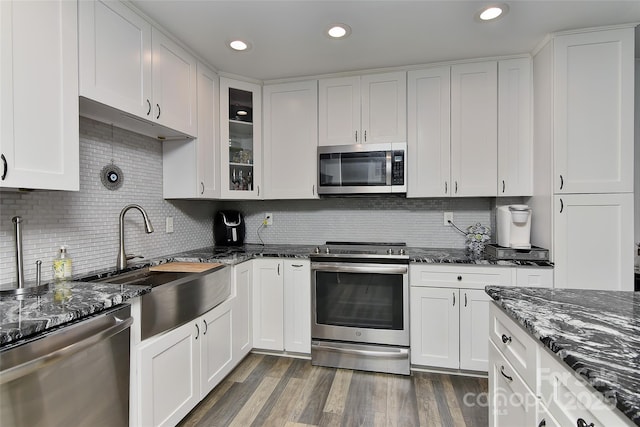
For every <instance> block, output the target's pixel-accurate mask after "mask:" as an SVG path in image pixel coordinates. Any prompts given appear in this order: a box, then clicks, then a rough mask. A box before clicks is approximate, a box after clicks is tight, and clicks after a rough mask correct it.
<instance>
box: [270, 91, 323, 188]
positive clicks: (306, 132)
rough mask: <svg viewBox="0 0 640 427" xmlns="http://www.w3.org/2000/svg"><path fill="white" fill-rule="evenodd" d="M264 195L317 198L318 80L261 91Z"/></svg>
mask: <svg viewBox="0 0 640 427" xmlns="http://www.w3.org/2000/svg"><path fill="white" fill-rule="evenodd" d="M262 96H263V105H264V108H263V111H264V196H265V198H266V199H312V198H317V197H318V196H317V193H316V181H317V173H316V171H317V163H318V161H317V148H318V81H317V80H312V81H306V82H296V83H284V84H277V85H268V86H265V87H264V88H263V92H262Z"/></svg>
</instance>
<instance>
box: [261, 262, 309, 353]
mask: <svg viewBox="0 0 640 427" xmlns="http://www.w3.org/2000/svg"><path fill="white" fill-rule="evenodd" d="M253 347H254V348H257V349H262V350H273V351H287V352H293V353H304V354H310V353H311V272H310V264H309V261H308V260H299V259H293V260H287V261H280V260H277V259H254V260H253Z"/></svg>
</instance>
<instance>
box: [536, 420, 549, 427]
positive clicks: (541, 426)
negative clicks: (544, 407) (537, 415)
mask: <svg viewBox="0 0 640 427" xmlns="http://www.w3.org/2000/svg"><path fill="white" fill-rule="evenodd" d="M546 426H547V420H545V419H544V418H543V419H542V421H540V424H538V427H546Z"/></svg>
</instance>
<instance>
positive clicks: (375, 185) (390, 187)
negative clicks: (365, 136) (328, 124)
mask: <svg viewBox="0 0 640 427" xmlns="http://www.w3.org/2000/svg"><path fill="white" fill-rule="evenodd" d="M406 157H407V144H406V143H405V142H399V143H387V144H355V145H334V146H323V147H318V194H325V195H329V194H375V193H406V192H407V181H406V176H407V162H406Z"/></svg>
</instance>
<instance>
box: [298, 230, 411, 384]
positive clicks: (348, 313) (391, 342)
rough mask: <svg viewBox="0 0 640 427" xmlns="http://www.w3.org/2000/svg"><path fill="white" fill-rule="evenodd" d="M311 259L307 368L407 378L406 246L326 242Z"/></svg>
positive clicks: (407, 307) (407, 261)
mask: <svg viewBox="0 0 640 427" xmlns="http://www.w3.org/2000/svg"><path fill="white" fill-rule="evenodd" d="M310 258H311V301H312V302H311V304H312V305H311V312H312V319H311V337H312V342H311V362H312V364H314V365H319V366H332V367H338V368H349V369H359V370H365V371H375V372H388V373H396V374H404V375H409V373H410V370H409V368H410V366H409V280H408V271H409V255H407V253H406V251H405V245H404V244H387V243H381V244H371V243H366V244H364V243H342V242H327V245H326V246H323V247H318V248H316V250H315V251H314V253H312V254H311V256H310Z"/></svg>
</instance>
